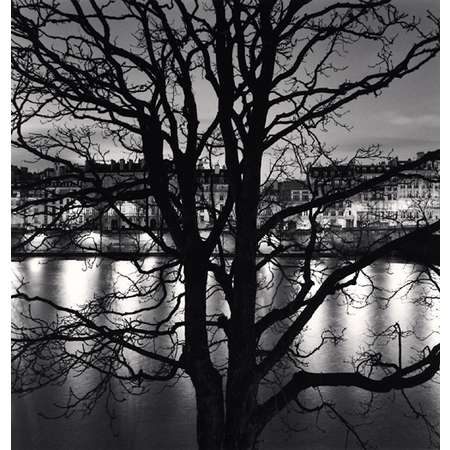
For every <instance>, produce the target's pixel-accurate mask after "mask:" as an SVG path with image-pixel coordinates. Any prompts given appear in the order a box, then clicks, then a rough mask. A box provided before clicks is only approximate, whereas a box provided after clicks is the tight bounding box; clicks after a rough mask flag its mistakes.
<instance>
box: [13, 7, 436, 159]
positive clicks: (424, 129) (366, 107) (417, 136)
mask: <svg viewBox="0 0 450 450" xmlns="http://www.w3.org/2000/svg"><path fill="white" fill-rule="evenodd" d="M394 3H395V4H396V5H398V6H399V8H400V9H401V10H404V11H406V12H408V13H410V14H414V15H416V16H418V17H424V16H425V11H426V9H430V10H432V11H433V13H434V14H436V15H439V0H396V1H395V2H394ZM411 43H412V41H411V42H404V43H403V44H402V46H403V45H404V48H403V49H404V50H405V52H406V50H407V48H408V47H409V46H410V45H411ZM352 52H353V53H352V55H351V57H350V59H349V60H348V61H347V62H349V63H350V64H351V65H352V64H353V65H360V67H361V65H364V64H365V66H364V67H366V66H367V65H368V64H370V61H371V60H373V57H374V54H373V53H372V54H371V50H370V49H369V48H367V47H360V48H357V49H355V50H353V51H352ZM198 86H199V87H200V91H199V92H198V98H199V104H200V105H199V106H200V107H199V112H200V119H203V120H204V121H210V120H211V119H212V114H213V113H215V104H214V102H215V100H214V99H213V98H212V97H211V96H210V95H209V94H208V92H207V91H206V90H205V91H204V92H202V89H201V86H202V83H200V84H198ZM197 90H199V88H197ZM349 109H350V112H349V114H348V115H347V116H346V117H345V123H346V124H347V125H349V126H351V127H352V129H351V132H348V131H346V130H344V129H341V128H336V127H333V128H330V129H329V130H328V132H327V133H321V134H320V137H321V138H323V140H324V142H326V144H327V145H329V146H337V148H338V151H339V152H340V153H342V154H343V155H344V154H348V153H349V152H350V153H352V152H354V151H355V150H356V149H357V148H358V147H360V146H367V145H369V144H381V145H382V147H383V148H384V149H385V150H387V151H388V150H391V149H393V150H394V152H395V153H396V154H398V155H399V156H401V157H402V158H408V157H414V156H415V154H416V152H419V151H427V150H434V149H436V148H438V147H439V60H438V59H437V58H435V59H434V60H432V61H431V62H429V63H428V64H426V65H425V66H424V67H422V68H421V69H420V70H419V71H417V72H415V73H413V74H412V75H409V76H408V77H406V78H404V79H401V80H397V81H395V82H393V83H392V84H391V86H390V87H389V88H388V89H386V90H385V91H383V93H382V95H381V96H379V97H374V96H370V97H364V98H362V99H360V100H358V101H356V102H353V103H351V104H350V105H349ZM36 125H37V126H39V125H38V124H36ZM112 156H113V157H118V156H119V153H118V152H117V151H116V152H113V154H112ZM23 160H24V155H23V153H21V152H17V151H16V150H14V151H13V155H12V163H13V164H19V165H20V164H22V163H23Z"/></svg>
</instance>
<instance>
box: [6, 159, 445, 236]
mask: <svg viewBox="0 0 450 450" xmlns="http://www.w3.org/2000/svg"><path fill="white" fill-rule="evenodd" d="M421 156H422V154H420V153H419V154H418V155H417V157H418V158H420V157H421ZM405 163H406V161H399V160H398V159H397V158H394V159H391V160H389V161H387V162H385V161H384V162H379V163H371V164H348V165H323V166H317V167H311V168H309V170H308V171H307V173H303V174H301V175H299V176H298V177H296V179H282V180H281V179H278V180H273V179H271V180H267V181H266V182H265V183H264V185H263V186H262V187H261V202H260V212H259V216H258V220H259V222H260V223H263V222H264V221H265V220H267V218H269V217H270V216H272V215H273V214H274V213H276V212H278V211H279V210H281V209H282V208H285V207H288V206H296V205H299V204H303V203H307V202H310V201H311V200H313V199H315V198H320V197H323V196H325V195H329V194H335V193H339V192H340V191H342V190H343V189H346V188H351V187H352V186H354V185H356V184H359V183H361V182H364V181H367V180H370V179H371V178H373V177H376V176H380V175H382V174H383V173H385V172H386V171H388V170H390V169H392V168H393V167H395V166H398V165H402V164H405ZM197 174H198V175H197V183H198V186H197V210H198V222H199V226H200V228H204V229H207V228H209V227H211V226H212V225H213V222H214V220H215V217H216V216H217V214H218V212H219V211H220V210H221V209H222V208H223V206H224V204H225V201H226V197H227V192H228V186H229V185H228V177H227V171H226V168H225V167H221V166H220V165H219V164H216V165H215V166H213V167H205V166H204V165H203V164H200V165H199V166H198V168H197ZM147 177H148V173H147V171H146V168H145V165H144V162H143V161H138V162H133V161H125V160H123V159H122V160H120V161H118V162H116V161H110V162H102V163H98V162H88V163H86V164H85V165H84V166H76V165H73V166H72V167H70V168H68V167H67V166H65V165H56V166H55V167H53V168H47V169H45V170H43V171H41V172H30V171H29V170H28V169H27V168H20V167H16V166H13V167H12V194H11V197H12V210H13V213H12V227H13V228H14V229H20V230H33V229H42V228H44V229H52V228H58V229H60V228H66V229H83V228H87V229H97V230H102V231H105V232H107V231H117V230H122V229H129V228H136V229H139V228H140V227H141V228H150V229H164V222H163V219H162V216H161V213H160V210H159V208H158V207H157V205H156V202H155V201H154V199H153V197H152V196H151V195H150V193H149V192H150V190H149V187H148V179H147ZM177 189H178V188H177V183H176V178H175V177H174V178H173V181H172V182H171V191H172V193H173V195H174V197H176V193H177ZM99 191H102V195H101V201H100V200H99V196H98V194H97V193H98V192H99ZM78 194H79V195H78ZM124 194H125V197H126V199H122V200H120V201H117V200H115V198H117V196H119V197H122V198H123V197H124ZM108 198H110V200H108ZM438 218H439V162H438V161H435V162H431V161H428V162H427V163H424V164H423V165H422V166H421V167H420V168H419V169H415V170H414V171H404V172H402V175H401V176H399V177H395V178H390V179H389V180H388V181H386V182H384V183H383V184H381V185H379V186H378V187H377V188H372V189H368V190H365V191H363V192H358V193H357V194H355V195H352V196H350V197H348V198H345V199H343V200H342V201H336V202H334V203H330V204H328V205H326V207H323V208H322V209H321V210H320V212H319V214H318V217H317V220H318V222H319V223H320V224H321V226H322V227H337V228H345V229H350V228H357V227H368V226H371V227H400V226H414V225H416V224H417V222H418V221H424V220H425V221H430V222H432V221H435V220H437V219H438ZM231 222H232V220H231ZM229 225H230V226H232V223H230V224H229ZM310 226H311V223H310V218H309V213H308V211H305V212H303V213H301V214H298V215H296V216H292V217H290V218H289V219H287V220H286V221H285V222H284V223H282V224H281V225H280V229H281V230H299V229H308V228H310Z"/></svg>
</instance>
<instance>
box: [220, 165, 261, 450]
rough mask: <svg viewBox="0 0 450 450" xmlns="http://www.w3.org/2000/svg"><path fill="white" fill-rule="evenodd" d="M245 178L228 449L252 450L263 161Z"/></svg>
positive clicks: (239, 230) (238, 210) (250, 167)
mask: <svg viewBox="0 0 450 450" xmlns="http://www.w3.org/2000/svg"><path fill="white" fill-rule="evenodd" d="M245 169H246V170H245V171H244V178H243V180H242V186H241V189H240V192H239V193H238V198H237V202H236V247H235V253H236V254H235V259H234V287H233V298H232V302H231V303H232V304H231V320H230V333H229V337H228V338H229V344H228V345H229V358H228V380H227V398H226V432H225V447H224V448H225V449H226V450H237V449H252V448H253V447H254V442H255V438H256V435H255V432H254V431H253V426H252V425H251V424H252V415H253V413H254V410H255V408H256V405H257V393H258V386H257V384H255V383H253V381H252V378H253V374H254V368H255V364H256V342H255V298H256V290H257V284H256V250H257V238H256V226H257V219H256V218H257V206H258V199H259V183H260V160H259V158H258V157H257V156H256V157H255V156H252V157H248V158H246V161H245Z"/></svg>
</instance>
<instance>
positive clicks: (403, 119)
mask: <svg viewBox="0 0 450 450" xmlns="http://www.w3.org/2000/svg"><path fill="white" fill-rule="evenodd" d="M390 122H391V123H392V124H393V125H400V126H410V125H413V126H420V127H432V128H439V115H437V114H422V115H419V116H406V115H401V114H400V115H399V114H392V117H391V119H390Z"/></svg>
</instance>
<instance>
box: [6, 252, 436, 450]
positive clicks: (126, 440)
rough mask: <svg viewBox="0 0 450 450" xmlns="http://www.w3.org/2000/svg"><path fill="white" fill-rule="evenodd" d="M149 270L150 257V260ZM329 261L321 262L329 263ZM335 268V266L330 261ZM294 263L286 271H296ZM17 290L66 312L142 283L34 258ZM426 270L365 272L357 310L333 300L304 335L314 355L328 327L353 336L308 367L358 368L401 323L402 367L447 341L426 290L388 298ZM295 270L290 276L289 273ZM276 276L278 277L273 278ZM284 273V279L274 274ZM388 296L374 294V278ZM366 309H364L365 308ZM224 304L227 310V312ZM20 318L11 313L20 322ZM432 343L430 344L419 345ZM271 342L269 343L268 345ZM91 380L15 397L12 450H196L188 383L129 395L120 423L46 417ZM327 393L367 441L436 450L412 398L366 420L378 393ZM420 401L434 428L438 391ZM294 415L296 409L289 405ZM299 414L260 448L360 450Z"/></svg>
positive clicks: (329, 426)
mask: <svg viewBox="0 0 450 450" xmlns="http://www.w3.org/2000/svg"><path fill="white" fill-rule="evenodd" d="M149 260H150V263H151V262H152V261H151V258H149ZM323 262H324V261H322V262H321V263H323ZM325 263H326V264H329V265H332V264H333V262H332V261H331V262H330V261H325ZM294 264H295V261H288V262H287V265H290V266H292V265H294ZM12 266H13V274H14V283H18V282H19V281H18V280H21V281H24V282H25V283H27V284H26V285H25V289H26V291H27V292H28V293H30V294H33V295H41V296H43V297H47V298H51V299H53V300H55V301H57V302H60V303H62V304H64V305H66V306H75V305H80V304H83V302H84V301H86V299H90V298H93V296H94V295H95V294H96V293H102V292H108V291H110V290H111V289H112V288H113V287H117V286H118V284H120V283H126V281H124V280H126V279H127V278H122V277H121V276H120V275H119V274H126V275H127V277H132V276H133V271H132V270H131V264H130V263H129V262H126V261H119V262H111V261H107V260H103V261H102V260H99V259H97V260H70V259H47V258H37V257H36V258H29V259H26V260H25V261H23V262H14V263H13V264H12ZM418 269H420V267H418V266H416V265H413V264H409V263H404V262H398V261H397V262H395V261H382V262H378V263H376V264H374V265H372V266H370V267H369V268H368V269H367V270H366V275H367V277H360V278H361V279H360V278H359V279H358V284H357V286H355V287H354V288H353V294H354V295H357V296H359V298H360V302H358V301H356V303H353V304H352V305H349V304H348V302H347V301H346V298H345V297H344V296H338V297H333V298H330V299H329V300H327V301H326V302H325V303H324V304H323V305H322V306H321V307H320V309H319V310H318V312H317V314H316V315H315V317H314V318H313V321H312V323H311V324H310V325H309V327H308V330H307V331H306V333H305V336H304V342H305V351H307V350H311V349H312V348H314V346H315V345H316V344H317V343H318V340H320V334H321V331H322V330H324V329H326V328H330V327H332V328H334V329H338V330H342V329H345V334H344V336H345V340H344V341H343V342H341V343H340V344H339V345H337V346H334V345H332V344H327V345H325V346H324V347H323V348H322V349H321V351H320V352H317V353H316V354H315V355H314V356H313V357H312V358H311V362H310V366H309V369H310V370H316V371H324V372H325V371H336V370H351V365H350V360H351V357H352V356H353V355H355V354H356V353H357V352H358V351H360V350H362V349H363V348H365V346H366V344H367V343H368V342H370V341H371V336H370V335H369V332H368V330H369V329H370V330H372V331H374V332H376V333H377V332H378V333H379V332H381V331H382V330H385V329H386V328H387V327H389V326H390V325H392V324H394V323H396V322H398V323H399V325H400V327H401V329H402V330H403V331H406V330H412V329H414V333H406V334H407V336H405V337H404V339H403V362H404V364H406V363H407V362H408V361H409V362H410V358H411V357H413V355H414V349H415V348H422V347H424V346H425V345H429V346H430V347H431V346H432V345H433V344H435V343H436V342H438V340H439V335H438V333H437V332H438V327H439V319H438V308H439V305H438V301H437V300H433V301H431V302H430V301H428V302H424V301H422V302H416V303H413V301H412V299H417V298H419V297H424V296H426V294H427V291H426V289H427V288H426V287H423V286H422V287H417V288H412V289H410V290H409V291H407V290H403V291H402V292H400V293H399V294H398V295H397V296H396V297H395V298H394V299H393V300H392V301H390V302H389V303H387V302H386V301H385V297H386V295H388V293H389V292H393V291H395V290H397V289H398V288H399V287H400V286H402V285H404V284H405V282H406V281H407V280H409V279H412V277H413V276H414V274H415V273H417V270H418ZM264 270H265V271H266V272H267V273H266V272H264V271H263V273H262V274H261V277H263V278H264V279H266V280H267V279H273V280H272V282H270V283H269V284H268V285H266V286H265V288H264V290H263V291H262V292H261V294H260V295H261V303H262V304H264V302H268V301H269V300H268V299H271V298H272V297H275V303H277V302H278V301H279V302H282V301H283V300H282V299H277V296H283V297H287V296H288V294H289V293H288V292H286V289H287V287H286V286H285V287H284V290H283V289H280V288H279V287H278V288H277V283H276V282H275V281H274V280H276V279H277V276H278V275H277V273H276V272H277V271H276V269H275V268H274V267H270V266H268V267H267V268H266V269H264ZM288 270H290V269H288ZM269 272H270V273H269ZM274 274H275V275H274ZM369 279H371V280H374V281H375V285H376V286H378V287H381V288H383V289H384V291H381V290H375V291H374V292H372V295H371V297H370V301H369V302H368V304H366V303H365V302H366V299H367V294H368V293H369V292H371V291H372V286H371V284H370V283H368V280H369ZM363 305H365V306H364V307H362V306H363ZM220 308H222V306H220V307H219V309H220ZM16 314H17V312H16V311H14V309H13V312H12V316H13V319H14V318H15V317H16ZM425 337H427V339H426V341H425V342H421V341H420V340H419V338H425ZM267 343H268V344H270V339H269V342H267ZM377 345H380V346H382V349H383V352H384V354H385V355H387V356H386V358H387V359H390V360H392V361H395V360H396V359H395V358H396V355H397V353H396V351H397V342H396V341H395V340H392V341H389V342H388V341H385V342H377ZM87 378H88V377H78V378H71V379H69V381H68V382H67V383H66V384H64V385H63V386H60V387H47V388H44V389H42V390H40V391H35V392H33V393H32V394H29V395H26V396H16V395H14V396H13V399H12V450H107V449H108V450H141V449H142V450H144V449H148V450H150V449H151V450H177V449H180V450H181V449H195V448H196V441H195V439H196V438H195V400H194V392H193V389H192V385H191V383H190V381H189V380H188V379H186V378H181V379H180V380H179V381H178V382H176V383H172V385H170V386H167V385H162V384H155V385H154V386H153V387H152V388H151V389H150V391H149V392H148V393H146V394H145V395H141V396H131V397H124V399H125V400H124V401H123V402H119V403H117V404H115V406H114V409H115V418H114V420H112V421H111V420H110V418H109V417H108V415H107V414H106V413H105V405H104V402H102V401H100V402H99V404H98V405H97V406H96V407H95V408H94V409H93V411H92V412H91V413H90V414H88V415H86V416H84V417H83V416H82V414H80V413H75V414H74V415H72V416H70V417H67V418H60V419H47V418H44V417H42V416H41V415H40V413H44V415H48V414H52V413H53V412H54V411H55V408H54V404H55V403H62V402H64V398H65V395H66V394H67V391H68V387H69V386H70V387H71V388H73V389H75V390H76V389H82V388H83V387H86V386H89V383H90V382H91V381H92V380H89V379H87ZM321 394H322V395H323V396H324V398H325V399H327V400H332V401H333V402H334V403H335V404H336V408H337V410H338V411H339V412H340V413H341V414H342V415H343V416H344V417H345V418H346V419H347V420H348V421H349V422H351V423H353V424H357V425H360V426H359V427H358V430H359V433H360V435H361V437H362V438H363V439H364V440H367V441H369V442H370V443H371V444H376V445H377V448H379V449H386V450H387V449H396V450H398V449H425V448H428V446H429V440H428V433H427V430H426V427H425V425H424V424H423V423H422V422H421V421H418V420H416V419H414V418H413V417H412V414H411V411H410V410H409V409H408V406H407V403H406V400H405V399H404V398H403V396H402V395H401V394H399V393H396V394H379V395H377V396H375V397H374V399H373V404H372V407H371V410H370V412H369V413H368V414H367V415H363V412H364V411H365V406H366V403H367V402H368V400H369V398H370V396H369V395H368V394H367V393H365V392H363V391H361V390H359V389H350V388H333V389H322V390H321ZM408 395H409V398H410V399H411V401H413V402H414V404H415V405H416V406H417V407H418V408H421V410H423V411H424V412H426V413H427V416H428V418H429V419H430V420H432V421H434V422H435V421H437V420H438V417H439V385H438V384H437V383H436V382H435V381H432V382H428V383H427V384H426V385H424V386H421V387H418V388H415V389H413V390H411V391H410V392H409V394H408ZM301 401H302V402H303V403H304V404H305V405H307V406H309V407H312V406H314V405H317V404H318V393H317V392H315V391H313V390H311V392H310V391H307V392H306V393H305V394H303V395H302V396H301ZM290 409H291V408H290ZM290 409H288V410H286V411H285V412H284V413H283V414H282V415H280V417H278V418H277V419H275V420H273V421H272V422H271V423H270V424H269V426H268V427H267V429H266V430H265V431H264V433H263V435H262V436H261V442H260V444H259V448H260V449H262V450H272V449H273V450H275V449H283V450H284V449H286V450H288V449H289V450H290V449H308V450H318V449H327V450H328V449H344V448H350V449H352V448H360V447H359V446H358V444H357V442H356V440H355V438H354V437H353V436H351V435H348V434H347V432H346V429H345V427H344V426H343V424H342V423H341V422H340V421H339V420H336V419H335V418H333V417H332V414H330V413H327V412H326V411H322V412H321V413H320V415H319V416H317V415H316V414H303V415H299V414H297V413H295V412H294V411H291V410H290Z"/></svg>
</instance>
